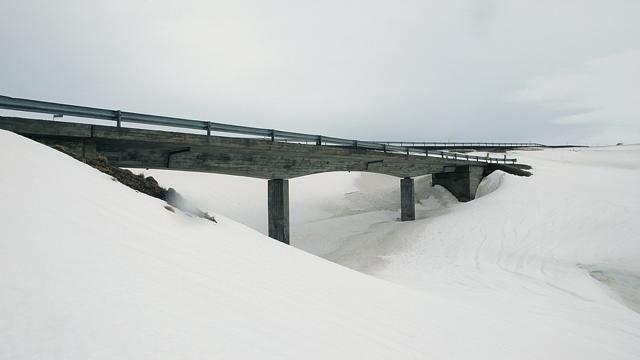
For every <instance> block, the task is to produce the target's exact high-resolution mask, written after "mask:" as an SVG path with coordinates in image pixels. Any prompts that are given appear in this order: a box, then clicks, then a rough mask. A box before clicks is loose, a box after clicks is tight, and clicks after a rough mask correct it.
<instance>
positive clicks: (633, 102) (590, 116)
mask: <svg viewBox="0 0 640 360" xmlns="http://www.w3.org/2000/svg"><path fill="white" fill-rule="evenodd" d="M638 64H640V50H634V51H627V52H623V53H620V54H615V55H610V56H605V57H600V58H596V59H593V60H590V61H587V62H585V63H584V64H583V65H581V66H579V67H577V68H576V69H573V70H571V71H568V72H563V73H560V74H558V75H555V76H545V77H538V78H536V79H534V80H532V81H531V82H530V84H529V86H528V87H527V88H526V89H524V90H522V91H520V92H519V93H518V94H517V95H516V99H517V100H519V101H525V102H531V103H535V104H539V105H540V106H542V107H545V108H548V109H549V110H551V111H553V112H555V113H556V114H557V116H556V117H555V118H554V120H553V122H554V123H556V124H565V125H581V124H593V125H597V126H596V128H599V129H600V130H606V131H607V133H608V135H607V139H608V140H609V141H612V140H614V139H611V138H610V137H612V136H613V137H617V138H618V139H619V138H633V137H634V136H635V137H636V139H637V138H640V107H638V104H640V67H639V66H638Z"/></svg>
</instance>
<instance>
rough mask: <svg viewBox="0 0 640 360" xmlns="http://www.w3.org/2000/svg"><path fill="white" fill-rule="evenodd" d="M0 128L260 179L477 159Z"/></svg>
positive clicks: (49, 124) (159, 163)
mask: <svg viewBox="0 0 640 360" xmlns="http://www.w3.org/2000/svg"><path fill="white" fill-rule="evenodd" d="M0 128H2V129H6V130H10V131H13V132H16V133H18V134H21V135H24V136H26V137H29V138H31V139H34V140H36V141H39V142H42V143H44V144H47V145H63V146H65V147H66V148H67V149H68V150H69V151H72V152H76V153H78V154H79V155H80V156H91V155H92V154H93V146H94V144H95V151H96V152H97V153H99V154H101V155H103V156H105V157H106V158H107V159H108V160H109V163H111V164H113V165H115V166H120V167H136V168H152V169H174V170H186V171H201V172H212V173H220V174H228V175H238V176H248V177H256V178H262V179H290V178H295V177H298V176H304V175H310V174H316V173H322V172H330V171H367V172H375V173H380V174H386V175H391V176H396V177H401V178H404V177H416V176H420V175H426V174H433V173H442V172H445V168H446V167H451V166H462V165H471V164H477V163H474V162H468V161H463V160H453V159H441V158H437V157H425V156H417V155H406V154H397V153H385V152H382V151H374V150H365V149H356V148H346V147H336V146H317V145H305V144H294V143H284V142H272V141H270V140H266V139H247V138H230V137H221V136H206V135H196V134H185V133H176V132H168V131H157V130H142V129H132V128H117V127H112V126H100V125H87V124H74V123H65V122H58V121H46V120H33V119H21V118H9V117H0ZM502 167H503V170H505V171H507V172H512V173H516V172H518V171H520V172H522V171H523V170H522V169H526V168H528V167H527V166H526V165H520V164H518V165H506V166H505V165H503V166H502ZM525 173H526V172H525ZM527 174H528V173H527ZM519 175H520V174H519Z"/></svg>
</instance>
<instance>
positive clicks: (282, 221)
mask: <svg viewBox="0 0 640 360" xmlns="http://www.w3.org/2000/svg"><path fill="white" fill-rule="evenodd" d="M268 193H269V201H268V203H269V209H268V214H269V237H271V238H274V239H276V240H278V241H282V242H283V243H285V244H289V180H284V179H272V180H269V184H268Z"/></svg>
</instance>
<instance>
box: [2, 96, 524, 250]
mask: <svg viewBox="0 0 640 360" xmlns="http://www.w3.org/2000/svg"><path fill="white" fill-rule="evenodd" d="M0 108H4V109H10V110H19V111H28V112H39V113H48V114H54V115H57V116H58V117H61V116H62V115H70V116H81V117H87V118H94V119H101V120H112V121H114V125H116V126H107V125H97V124H87V123H74V122H62V121H50V120H36V119H26V118H18V117H0V129H5V130H9V131H13V132H15V133H18V134H20V135H23V136H26V137H28V138H31V139H33V140H35V141H38V142H41V143H43V144H46V145H49V146H55V145H60V146H64V147H65V148H67V150H68V151H71V152H73V153H75V154H77V155H78V156H81V157H84V158H92V157H95V156H97V155H98V154H99V155H101V156H104V157H106V158H107V159H108V161H109V163H111V164H112V165H115V166H119V167H129V168H150V169H171V170H182V171H199V172H211V173H219V174H228V175H238V176H248V177H255V178H261V179H268V180H269V181H268V189H267V194H268V207H269V209H268V224H269V236H270V237H272V238H274V239H277V240H279V241H282V242H285V243H289V186H288V179H290V178H295V177H299V176H304V175H311V174H317V173H323V172H331V171H366V172H375V173H380V174H386V175H390V176H395V177H398V178H400V189H401V192H400V193H401V195H400V197H401V199H400V202H401V211H400V213H401V216H400V217H401V220H402V221H409V220H414V219H415V195H414V179H413V178H414V177H416V176H421V175H427V174H433V175H432V179H433V185H442V186H444V187H445V188H447V189H448V190H449V191H450V192H451V193H452V194H453V195H454V196H456V197H457V198H458V199H459V200H460V201H470V200H472V199H474V197H475V194H476V189H477V187H478V184H479V183H480V181H481V180H482V178H483V177H484V176H487V175H488V174H490V173H491V172H493V171H495V170H502V171H505V172H508V173H511V174H514V175H519V176H529V175H531V174H530V173H529V172H527V171H526V170H528V169H530V167H529V166H527V165H524V164H518V163H517V162H516V160H515V159H507V158H506V157H501V158H486V157H477V156H471V155H465V154H457V153H450V152H445V151H431V152H430V151H429V150H424V149H413V148H409V147H398V146H393V145H386V144H379V143H373V142H363V141H356V140H346V139H339V138H333V137H326V136H321V135H308V134H299V133H292V132H284V131H277V130H273V129H258V128H249V127H240V126H235V125H227V124H218V123H211V122H203V121H199V120H187V119H178V118H168V117H161V116H155V115H144V114H136V113H127V112H122V111H118V110H104V109H97V108H88V107H80V106H75V105H65V104H55V103H46V102H41V101H35V100H27V99H16V98H9V97H4V96H0ZM123 123H143V124H152V125H158V126H165V127H167V126H168V127H170V128H171V129H172V130H177V129H192V130H193V129H195V130H199V131H202V132H203V133H202V134H198V133H185V132H177V131H163V130H149V129H139V128H132V127H124V126H122V125H123ZM213 131H217V132H220V133H221V134H220V135H218V134H214V133H213ZM205 132H206V133H205ZM222 133H234V134H236V136H235V137H228V136H221V135H222ZM237 135H241V136H242V137H239V136H237ZM309 143H311V144H309Z"/></svg>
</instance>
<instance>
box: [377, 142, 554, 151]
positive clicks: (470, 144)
mask: <svg viewBox="0 0 640 360" xmlns="http://www.w3.org/2000/svg"><path fill="white" fill-rule="evenodd" d="M375 142H377V143H381V144H389V145H398V146H410V147H426V146H429V147H440V148H450V149H460V148H473V147H494V148H515V147H542V146H545V145H544V144H539V143H532V142H482V141H471V142H446V141H375Z"/></svg>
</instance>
